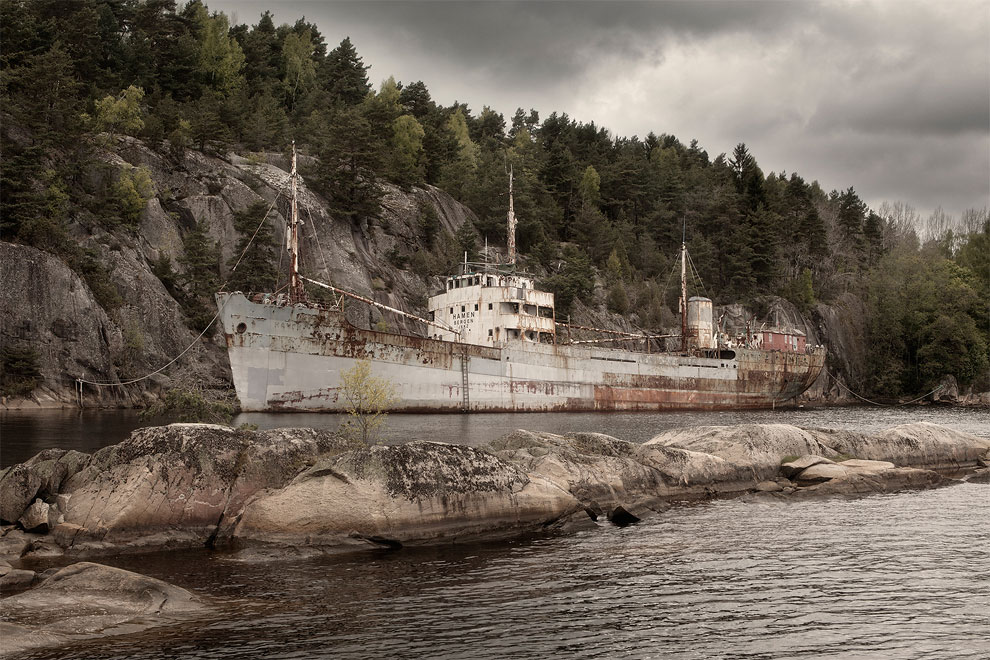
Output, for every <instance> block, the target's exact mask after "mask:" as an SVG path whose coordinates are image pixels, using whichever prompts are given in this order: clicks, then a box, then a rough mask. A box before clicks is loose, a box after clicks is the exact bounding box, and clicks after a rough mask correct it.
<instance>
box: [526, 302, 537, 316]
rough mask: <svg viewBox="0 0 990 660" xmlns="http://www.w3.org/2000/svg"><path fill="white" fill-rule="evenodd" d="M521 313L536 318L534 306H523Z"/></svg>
mask: <svg viewBox="0 0 990 660" xmlns="http://www.w3.org/2000/svg"><path fill="white" fill-rule="evenodd" d="M523 312H524V313H526V314H529V315H530V316H536V305H523Z"/></svg>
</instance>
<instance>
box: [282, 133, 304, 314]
mask: <svg viewBox="0 0 990 660" xmlns="http://www.w3.org/2000/svg"><path fill="white" fill-rule="evenodd" d="M291 178H292V217H291V218H290V220H289V228H288V229H289V230H288V231H287V232H286V248H287V249H288V251H289V301H290V302H292V303H297V302H303V301H305V300H306V289H305V287H304V286H303V282H302V278H301V277H300V276H299V205H298V201H297V196H298V195H297V188H298V178H299V174H298V173H297V172H296V141H295V140H293V141H292V174H291Z"/></svg>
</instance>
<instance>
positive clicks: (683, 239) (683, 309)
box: [681, 220, 687, 353]
mask: <svg viewBox="0 0 990 660" xmlns="http://www.w3.org/2000/svg"><path fill="white" fill-rule="evenodd" d="M681 352H682V353H686V352H687V221H686V220H685V221H684V229H683V232H682V234H681Z"/></svg>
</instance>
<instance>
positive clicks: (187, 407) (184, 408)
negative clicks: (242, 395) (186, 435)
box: [141, 388, 234, 424]
mask: <svg viewBox="0 0 990 660" xmlns="http://www.w3.org/2000/svg"><path fill="white" fill-rule="evenodd" d="M233 417H234V406H233V405H232V404H230V403H228V402H227V401H217V400H211V399H208V398H206V397H205V396H203V394H202V393H201V392H197V391H195V390H190V389H178V388H176V389H171V390H169V391H167V392H166V393H165V396H163V397H162V398H161V399H159V400H158V401H157V402H155V403H154V404H153V405H151V406H150V407H148V408H147V409H146V410H145V411H144V412H142V413H141V419H142V420H149V419H158V418H165V419H168V420H170V421H173V422H205V423H210V424H227V423H229V422H230V420H231V419H233Z"/></svg>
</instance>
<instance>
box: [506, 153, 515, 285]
mask: <svg viewBox="0 0 990 660" xmlns="http://www.w3.org/2000/svg"><path fill="white" fill-rule="evenodd" d="M508 219H509V231H508V235H509V244H508V252H509V265H510V266H514V265H515V264H516V213H515V211H513V210H512V166H511V165H510V166H509V218H508Z"/></svg>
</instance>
